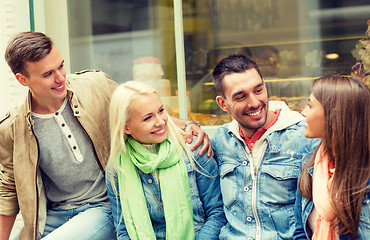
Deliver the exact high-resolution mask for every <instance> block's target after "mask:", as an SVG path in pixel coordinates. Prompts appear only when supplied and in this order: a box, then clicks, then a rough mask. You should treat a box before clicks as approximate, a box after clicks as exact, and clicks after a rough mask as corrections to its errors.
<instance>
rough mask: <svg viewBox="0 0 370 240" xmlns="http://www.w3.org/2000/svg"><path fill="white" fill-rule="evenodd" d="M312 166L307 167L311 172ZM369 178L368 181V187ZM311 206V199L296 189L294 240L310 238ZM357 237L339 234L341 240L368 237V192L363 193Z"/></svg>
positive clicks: (369, 221) (369, 228) (364, 239)
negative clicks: (309, 220)
mask: <svg viewBox="0 0 370 240" xmlns="http://www.w3.org/2000/svg"><path fill="white" fill-rule="evenodd" d="M313 169H314V168H313V167H311V168H309V169H308V172H309V173H310V174H311V176H312V174H313ZM369 184H370V180H369V182H368V187H369ZM312 208H313V201H312V200H309V199H307V198H304V197H302V195H301V194H300V193H299V191H298V190H297V198H296V202H295V208H294V211H295V218H296V219H297V220H296V221H297V222H296V229H295V231H294V240H296V239H311V238H312V234H313V233H312V230H311V229H310V228H309V227H308V222H307V221H308V217H309V215H310V213H311V211H312ZM358 235H359V236H358V237H357V238H351V237H350V236H348V235H341V236H339V238H340V239H341V240H347V239H348V240H349V239H351V240H355V239H356V240H366V239H370V192H368V193H367V194H366V195H365V198H364V201H363V202H362V208H361V215H360V225H359V227H358Z"/></svg>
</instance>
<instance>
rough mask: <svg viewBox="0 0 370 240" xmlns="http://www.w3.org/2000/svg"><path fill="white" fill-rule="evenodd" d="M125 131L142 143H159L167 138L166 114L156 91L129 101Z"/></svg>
mask: <svg viewBox="0 0 370 240" xmlns="http://www.w3.org/2000/svg"><path fill="white" fill-rule="evenodd" d="M129 114H130V115H129V121H128V122H127V124H126V127H125V133H126V134H130V135H131V136H132V137H133V138H134V139H135V140H136V141H138V142H140V143H142V144H152V143H161V142H163V141H164V140H166V139H167V131H166V126H167V121H168V115H167V113H166V112H165V110H164V108H163V104H162V102H161V100H160V99H159V97H158V95H157V94H156V93H150V94H146V95H141V96H139V97H137V98H135V99H133V100H132V101H131V104H130V113H129Z"/></svg>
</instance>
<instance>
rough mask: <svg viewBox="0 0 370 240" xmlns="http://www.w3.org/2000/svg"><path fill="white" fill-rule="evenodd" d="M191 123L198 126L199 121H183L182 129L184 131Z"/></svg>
mask: <svg viewBox="0 0 370 240" xmlns="http://www.w3.org/2000/svg"><path fill="white" fill-rule="evenodd" d="M191 124H195V125H197V126H198V127H199V128H200V125H199V123H197V122H195V121H192V120H189V121H187V122H186V123H185V126H184V130H185V131H186V128H187V127H188V126H189V125H191Z"/></svg>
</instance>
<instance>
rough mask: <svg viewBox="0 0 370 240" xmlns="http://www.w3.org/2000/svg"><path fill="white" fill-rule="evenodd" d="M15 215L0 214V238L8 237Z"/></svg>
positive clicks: (3, 239)
mask: <svg viewBox="0 0 370 240" xmlns="http://www.w3.org/2000/svg"><path fill="white" fill-rule="evenodd" d="M15 218H16V216H4V215H0V229H1V231H0V240H7V239H9V236H10V232H11V231H12V228H13V224H14V221H15Z"/></svg>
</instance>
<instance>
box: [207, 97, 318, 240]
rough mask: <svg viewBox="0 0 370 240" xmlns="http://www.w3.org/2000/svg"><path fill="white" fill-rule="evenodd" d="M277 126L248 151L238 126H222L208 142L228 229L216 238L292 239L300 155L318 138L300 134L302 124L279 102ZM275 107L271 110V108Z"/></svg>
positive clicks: (300, 117) (304, 153)
mask: <svg viewBox="0 0 370 240" xmlns="http://www.w3.org/2000/svg"><path fill="white" fill-rule="evenodd" d="M269 105H270V110H276V109H281V112H280V115H279V118H278V120H277V121H276V123H275V124H274V125H273V126H271V127H270V128H269V129H268V130H267V132H266V133H265V134H264V135H263V136H262V137H261V138H260V140H258V141H256V142H255V144H254V147H253V150H252V151H250V150H249V149H248V147H247V146H246V144H245V143H244V141H243V140H242V138H241V137H240V135H239V127H238V123H237V122H236V121H235V120H234V121H232V122H231V123H228V124H225V125H223V126H221V127H220V128H219V129H218V130H217V132H216V134H215V136H214V137H213V138H212V140H211V142H212V146H213V148H214V155H215V158H216V161H217V162H218V165H219V170H220V181H221V192H222V198H223V202H224V211H225V215H226V219H227V221H228V223H227V225H226V226H224V227H223V228H222V229H221V233H220V239H232V240H238V239H292V238H293V231H294V223H295V220H294V202H295V194H296V190H297V179H298V176H299V172H300V171H299V169H300V165H301V160H302V159H303V157H304V156H305V155H306V154H307V153H309V152H311V151H313V150H314V149H315V146H316V145H317V143H316V142H317V141H316V140H312V139H307V138H305V136H304V132H305V124H306V123H305V121H304V118H303V117H302V116H301V115H300V114H299V113H297V112H294V111H291V110H289V109H288V107H287V106H286V105H285V104H283V103H282V102H270V104H269ZM274 105H275V106H274Z"/></svg>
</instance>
